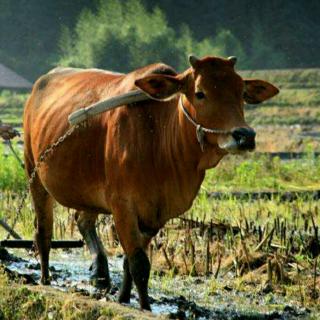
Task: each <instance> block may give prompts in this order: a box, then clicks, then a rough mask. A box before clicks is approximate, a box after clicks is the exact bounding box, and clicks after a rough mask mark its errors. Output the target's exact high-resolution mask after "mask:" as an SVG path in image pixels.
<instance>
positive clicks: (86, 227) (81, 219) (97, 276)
mask: <svg viewBox="0 0 320 320" xmlns="http://www.w3.org/2000/svg"><path fill="white" fill-rule="evenodd" d="M97 217H98V215H97V214H93V213H89V212H84V211H78V212H77V213H76V221H77V225H78V228H79V231H80V233H81V235H82V236H83V238H84V240H85V242H86V244H87V246H88V248H89V251H90V253H91V255H92V259H93V263H92V271H91V276H90V281H91V283H92V284H93V285H94V286H96V287H98V288H106V289H107V290H110V288H111V282H110V276H109V268H108V259H107V256H106V253H105V250H104V247H103V244H102V242H101V240H100V238H99V237H98V235H97V231H96V226H95V222H96V220H97Z"/></svg>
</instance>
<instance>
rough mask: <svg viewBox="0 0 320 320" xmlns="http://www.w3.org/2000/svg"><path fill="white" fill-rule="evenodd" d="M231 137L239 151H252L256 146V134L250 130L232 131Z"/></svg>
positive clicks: (237, 129) (239, 129) (238, 129)
mask: <svg viewBox="0 0 320 320" xmlns="http://www.w3.org/2000/svg"><path fill="white" fill-rule="evenodd" d="M232 136H233V138H234V139H235V140H236V142H237V144H238V148H239V149H240V150H253V149H254V148H255V146H256V143H255V137H256V132H255V131H254V130H252V129H250V128H236V129H234V130H233V131H232Z"/></svg>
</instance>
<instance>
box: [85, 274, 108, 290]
mask: <svg viewBox="0 0 320 320" xmlns="http://www.w3.org/2000/svg"><path fill="white" fill-rule="evenodd" d="M90 284H91V285H92V286H94V287H95V288H97V289H105V290H106V291H107V292H109V291H110V289H111V283H110V280H109V279H108V278H105V277H104V278H99V277H97V276H96V275H92V276H91V277H90Z"/></svg>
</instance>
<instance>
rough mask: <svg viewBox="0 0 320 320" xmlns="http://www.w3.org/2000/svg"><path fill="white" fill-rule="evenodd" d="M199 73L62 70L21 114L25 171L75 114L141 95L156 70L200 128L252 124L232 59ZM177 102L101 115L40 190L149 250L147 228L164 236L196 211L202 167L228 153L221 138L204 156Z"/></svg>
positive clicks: (45, 168)
mask: <svg viewBox="0 0 320 320" xmlns="http://www.w3.org/2000/svg"><path fill="white" fill-rule="evenodd" d="M197 68H198V69H196V70H194V69H192V68H190V69H189V70H187V71H186V72H185V73H183V74H181V75H177V76H175V73H174V72H173V71H172V70H171V69H170V68H169V67H166V66H165V65H162V64H155V65H151V66H147V67H145V68H142V69H139V70H137V71H134V72H132V73H130V74H127V75H123V74H113V73H110V72H104V71H101V70H94V69H91V70H82V69H58V70H54V71H52V72H51V73H49V74H46V75H44V76H42V77H41V78H40V79H39V80H38V81H37V82H36V83H35V85H34V87H33V91H32V94H31V97H30V98H29V100H28V102H27V105H26V108H25V113H24V132H25V162H26V169H27V172H28V173H29V174H30V172H31V171H32V169H33V167H34V165H35V161H36V159H38V158H39V156H40V154H41V152H43V150H44V149H45V148H46V147H47V146H48V145H49V144H51V143H53V142H54V141H56V140H57V139H58V138H59V137H60V136H61V135H63V134H64V133H65V132H66V130H67V129H68V127H69V126H68V122H67V118H68V115H69V114H70V113H72V112H73V111H75V110H77V109H79V108H82V107H86V106H88V105H90V104H92V103H94V102H97V101H99V100H102V99H106V98H108V97H112V96H116V95H118V94H120V93H125V92H128V91H130V90H133V89H136V87H135V84H134V83H135V80H137V79H141V78H144V77H145V76H146V75H148V74H154V73H159V70H160V73H166V74H169V75H170V76H171V77H176V78H177V79H179V81H181V87H182V89H181V90H180V91H181V92H183V93H184V94H185V97H186V106H187V108H188V110H189V112H190V114H191V115H192V116H194V118H195V119H196V120H198V121H199V122H200V123H201V124H203V125H205V126H208V127H212V126H214V127H219V128H229V129H231V128H234V127H247V125H246V123H245V121H244V118H243V98H242V91H243V90H244V89H243V87H244V85H243V81H242V79H241V78H240V77H239V76H238V75H237V74H236V73H235V72H234V70H233V65H232V64H231V63H230V62H229V61H228V60H224V59H219V58H206V59H203V60H201V61H200V62H199V66H198V67H197ZM155 70H156V71H155ZM215 81H216V82H215ZM141 85H142V84H141ZM199 88H200V89H201V90H203V91H205V93H206V95H207V101H209V102H210V101H211V100H215V101H216V103H215V104H213V106H212V108H211V109H210V108H209V109H208V106H207V105H205V104H204V102H201V101H199V102H198V101H196V98H195V96H194V92H195V91H197V90H199ZM146 90H147V89H146ZM230 92H231V93H232V94H230ZM178 101H179V99H178V96H176V97H173V98H172V99H171V100H170V101H166V102H163V101H162V102H158V101H151V100H150V101H145V102H140V103H137V104H135V105H130V106H122V107H119V108H117V109H115V110H112V111H110V112H106V113H103V114H101V115H99V116H95V117H94V118H93V119H90V120H89V121H88V123H87V125H86V126H85V127H83V128H81V129H80V130H77V131H76V132H75V133H74V134H73V135H72V136H71V137H69V138H68V139H67V140H66V141H65V142H64V143H63V144H62V145H60V146H59V147H58V148H57V149H56V150H55V151H54V153H53V154H52V155H51V156H50V157H49V159H48V160H46V162H45V163H44V164H42V165H41V167H40V170H39V172H38V175H39V181H40V184H41V185H42V186H44V188H45V189H46V190H47V192H48V193H49V194H50V195H51V196H52V197H53V198H54V199H55V200H57V201H58V202H59V203H60V204H62V205H64V206H66V207H69V208H75V209H78V210H85V211H90V212H99V213H112V214H113V215H114V219H115V223H116V228H117V231H118V233H119V237H120V241H121V243H122V245H123V247H124V250H125V252H126V253H127V254H129V255H130V254H131V253H132V252H133V251H134V250H135V248H137V247H144V246H145V244H144V241H145V239H144V236H143V234H142V232H140V231H141V229H143V228H148V229H150V230H155V231H157V230H158V229H159V228H161V227H162V226H163V225H164V224H165V222H166V221H167V220H168V219H170V218H173V217H176V216H178V215H180V214H182V213H184V212H185V211H186V210H188V209H189V208H190V207H191V205H192V202H193V200H194V198H195V197H196V195H197V192H198V190H199V188H200V185H201V183H202V181H203V178H204V175H205V169H207V168H211V167H214V166H216V165H217V164H218V162H219V161H220V160H221V158H222V157H223V156H224V155H225V154H226V153H227V152H226V151H225V150H223V149H221V148H219V146H218V143H217V140H218V137H216V136H214V135H208V136H207V145H206V149H205V152H202V151H201V149H200V146H199V143H198V141H197V139H196V132H195V127H194V126H193V125H192V124H191V123H190V122H189V121H188V120H187V119H186V117H185V116H184V114H183V113H182V111H181V109H180V108H179V107H178ZM209 102H207V103H209ZM36 197H37V196H36V195H35V196H34V201H35V202H36V201H37V199H36ZM142 226H143V228H142Z"/></svg>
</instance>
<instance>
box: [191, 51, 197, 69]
mask: <svg viewBox="0 0 320 320" xmlns="http://www.w3.org/2000/svg"><path fill="white" fill-rule="evenodd" d="M198 61H199V59H198V58H197V57H196V56H194V55H192V54H190V55H189V63H190V65H191V67H192V68H195V66H196V64H197V62H198Z"/></svg>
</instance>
